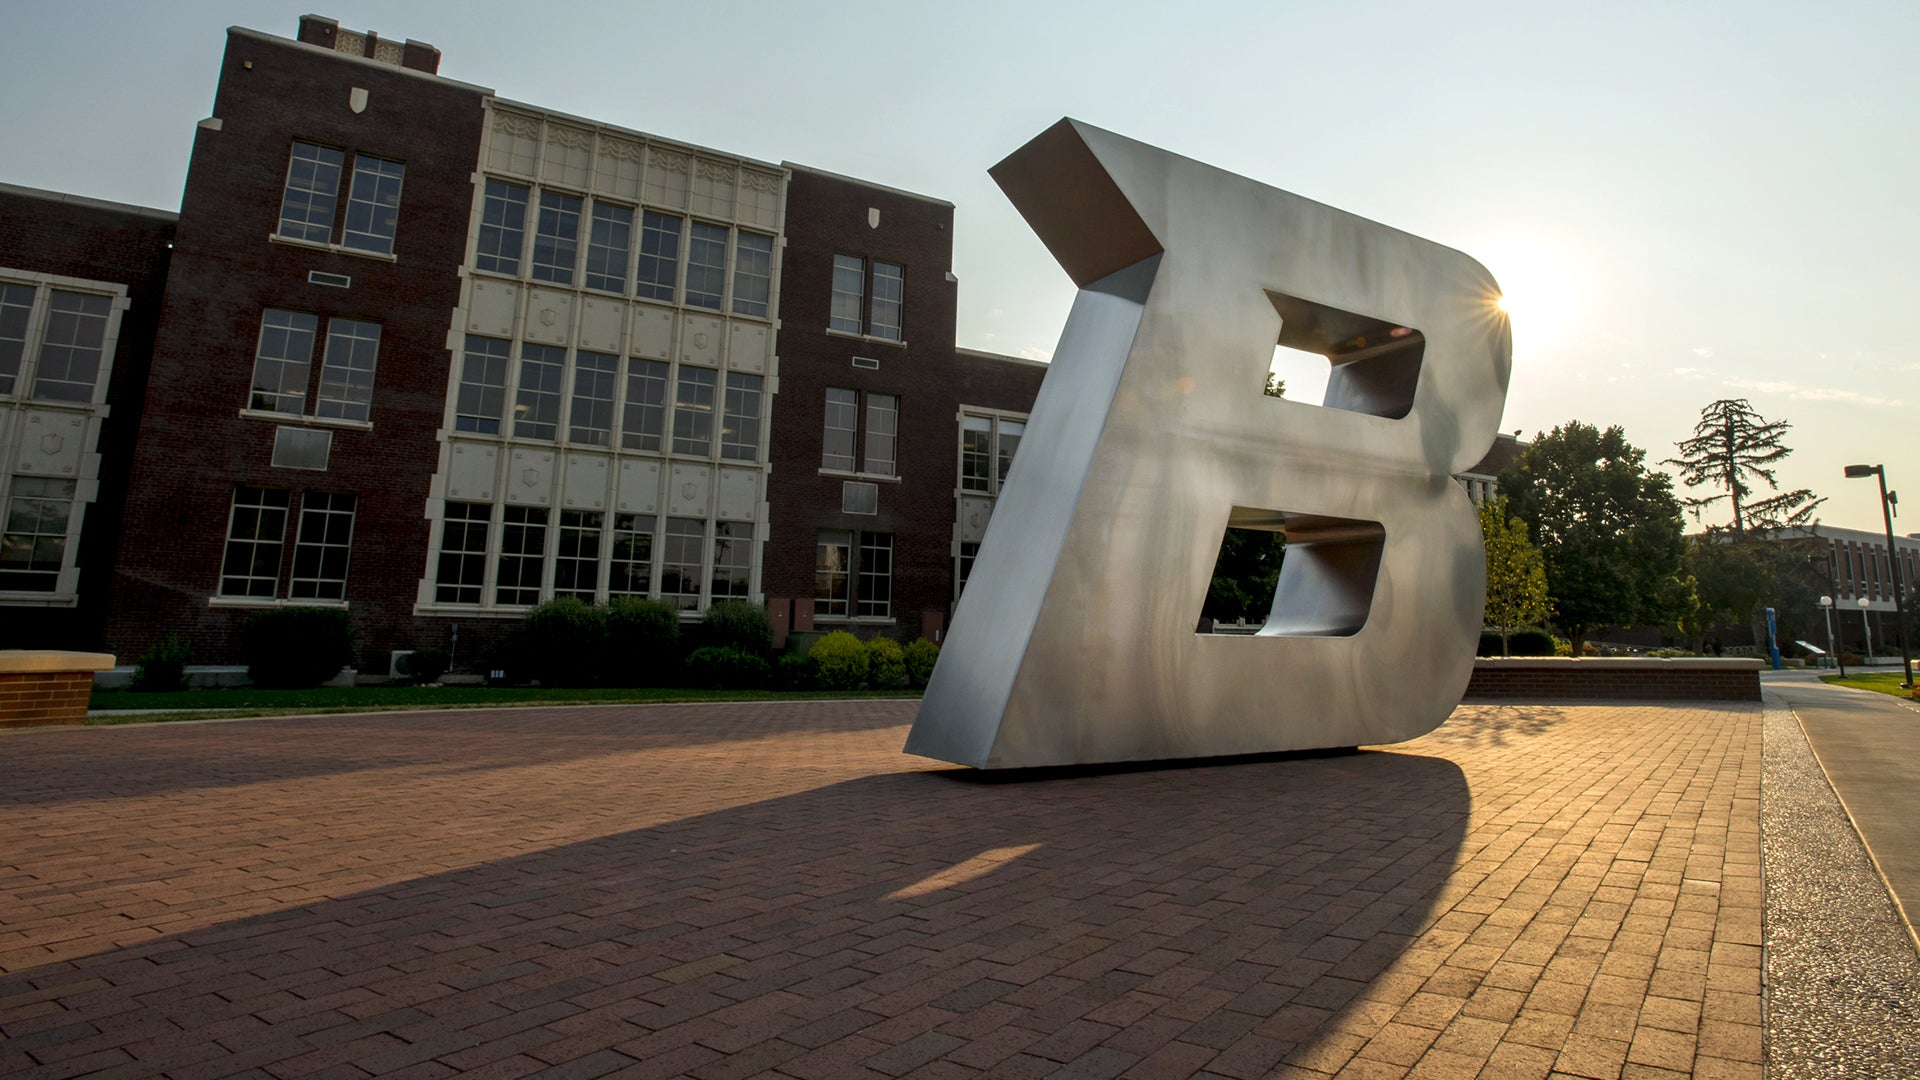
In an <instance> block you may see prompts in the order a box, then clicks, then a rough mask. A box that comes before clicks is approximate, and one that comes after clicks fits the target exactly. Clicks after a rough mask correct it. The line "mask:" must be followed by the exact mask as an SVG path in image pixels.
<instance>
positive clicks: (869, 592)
mask: <svg viewBox="0 0 1920 1080" xmlns="http://www.w3.org/2000/svg"><path fill="white" fill-rule="evenodd" d="M856 610H857V611H859V613H860V617H861V618H863V619H885V618H890V617H891V616H892V615H893V534H892V533H870V532H863V533H861V534H860V585H859V598H858V607H857V608H856Z"/></svg>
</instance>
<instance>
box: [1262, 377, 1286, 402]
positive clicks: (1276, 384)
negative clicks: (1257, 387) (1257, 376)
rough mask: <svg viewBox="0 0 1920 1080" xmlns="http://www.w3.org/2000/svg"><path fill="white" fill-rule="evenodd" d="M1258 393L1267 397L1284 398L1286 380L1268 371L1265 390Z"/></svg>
mask: <svg viewBox="0 0 1920 1080" xmlns="http://www.w3.org/2000/svg"><path fill="white" fill-rule="evenodd" d="M1260 392H1261V393H1263V394H1265V395H1267V396H1268V397H1286V396H1287V380H1285V379H1283V378H1281V377H1280V376H1278V375H1275V374H1274V373H1273V372H1271V371H1269V372H1267V388H1266V389H1265V390H1262V391H1260Z"/></svg>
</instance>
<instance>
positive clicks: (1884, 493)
mask: <svg viewBox="0 0 1920 1080" xmlns="http://www.w3.org/2000/svg"><path fill="white" fill-rule="evenodd" d="M1846 473H1847V479H1849V480H1863V479H1865V478H1867V477H1869V476H1876V477H1879V479H1880V516H1881V518H1882V519H1883V520H1885V521H1886V523H1887V567H1888V569H1889V570H1891V571H1892V574H1891V575H1890V580H1891V582H1892V584H1893V628H1894V629H1895V630H1896V631H1898V632H1899V634H1900V685H1901V686H1903V687H1906V688H1907V689H1909V690H1911V689H1913V650H1911V649H1909V648H1908V647H1907V607H1906V602H1905V601H1904V600H1903V599H1902V595H1903V594H1904V593H1905V592H1906V591H1907V590H1906V586H1905V585H1903V584H1902V583H1901V581H1900V549H1899V548H1897V547H1895V546H1894V543H1893V510H1894V507H1896V506H1898V505H1900V493H1899V492H1897V491H1888V490H1887V467H1886V466H1885V465H1849V466H1847V470H1846ZM1860 602H1861V604H1862V606H1864V605H1865V604H1866V598H1865V597H1862V598H1861V601H1860ZM1868 651H1869V652H1871V651H1872V650H1868Z"/></svg>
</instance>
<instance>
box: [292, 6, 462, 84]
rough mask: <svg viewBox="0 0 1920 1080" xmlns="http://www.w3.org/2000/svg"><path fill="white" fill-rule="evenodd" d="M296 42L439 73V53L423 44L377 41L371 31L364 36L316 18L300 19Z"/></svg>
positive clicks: (334, 21) (435, 73) (428, 72)
mask: <svg viewBox="0 0 1920 1080" xmlns="http://www.w3.org/2000/svg"><path fill="white" fill-rule="evenodd" d="M299 40H300V41H303V42H305V43H306V44H308V45H318V46H320V47H321V48H323V49H332V50H333V51H334V52H342V53H346V54H347V55H348V56H359V57H364V58H365V59H368V60H373V61H377V62H379V63H382V64H392V65H394V66H395V67H404V68H410V69H412V70H414V71H424V72H426V73H427V74H428V75H438V74H439V73H440V50H439V49H436V48H434V47H433V46H431V45H429V44H427V43H426V42H424V41H414V40H411V39H409V40H408V41H407V42H406V44H404V45H401V44H396V43H394V42H391V41H381V40H380V35H379V34H376V33H374V32H373V31H371V30H369V31H367V32H366V33H364V34H363V33H357V32H355V31H352V30H342V29H340V23H339V22H338V21H336V20H333V19H329V18H325V17H323V16H320V15H302V16H300V34H299Z"/></svg>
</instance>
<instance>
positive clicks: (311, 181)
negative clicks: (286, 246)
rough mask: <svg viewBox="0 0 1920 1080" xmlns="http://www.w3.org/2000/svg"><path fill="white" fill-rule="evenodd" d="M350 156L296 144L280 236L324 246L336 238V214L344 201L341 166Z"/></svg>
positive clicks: (282, 202) (283, 199) (282, 203)
mask: <svg viewBox="0 0 1920 1080" xmlns="http://www.w3.org/2000/svg"><path fill="white" fill-rule="evenodd" d="M345 160H346V154H345V153H343V152H342V151H339V150H335V149H333V148H332V147H330V146H315V145H313V144H312V143H303V142H296V143H294V144H293V154H292V155H291V156H290V157H289V159H288V161H287V187H286V192H285V194H284V195H282V196H281V199H280V235H281V236H284V237H287V238H288V239H290V240H310V241H312V242H314V243H316V244H324V243H326V242H328V241H329V240H332V239H333V211H334V207H335V206H337V205H338V204H339V200H340V166H341V164H342V163H343V162H344V161H345Z"/></svg>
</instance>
